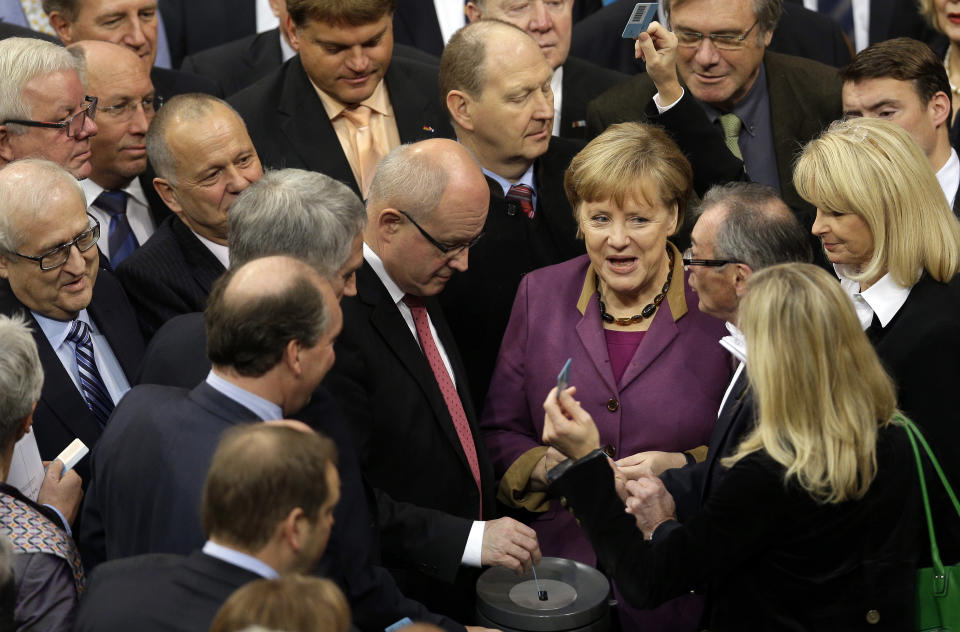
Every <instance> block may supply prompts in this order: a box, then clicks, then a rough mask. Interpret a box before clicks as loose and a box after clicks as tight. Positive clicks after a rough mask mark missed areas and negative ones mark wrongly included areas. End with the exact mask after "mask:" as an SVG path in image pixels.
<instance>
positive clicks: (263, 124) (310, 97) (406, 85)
mask: <svg viewBox="0 0 960 632" xmlns="http://www.w3.org/2000/svg"><path fill="white" fill-rule="evenodd" d="M384 80H385V81H386V85H387V89H388V90H389V93H390V102H391V103H392V105H393V111H394V114H395V115H396V123H397V129H398V131H399V132H400V140H401V142H404V143H411V142H415V141H418V140H424V139H426V138H435V137H452V135H453V132H452V130H451V128H450V123H449V117H448V115H447V113H446V112H442V111H441V110H440V99H439V97H438V96H437V90H438V88H437V69H436V68H435V67H432V66H429V65H426V64H421V63H418V62H415V61H410V60H408V59H404V58H402V57H396V56H395V57H394V58H393V60H392V61H391V63H390V68H389V69H388V70H387V74H386V76H385V78H384ZM230 103H231V104H232V105H233V106H234V107H235V108H236V109H237V111H238V112H240V114H241V115H242V116H243V118H244V120H245V121H246V123H247V129H248V130H249V132H250V137H251V138H252V139H253V144H254V145H255V146H256V148H257V153H258V154H259V155H260V161H261V162H262V163H263V166H264V167H269V168H275V169H282V168H286V167H295V168H298V169H308V170H311V171H318V172H320V173H323V174H326V175H328V176H330V177H331V178H334V179H336V180H339V181H341V182H343V183H345V184H347V185H349V186H350V187H352V188H353V190H354V192H355V193H357V194H358V195H359V193H360V187H359V185H358V184H357V181H356V180H355V179H354V177H353V171H352V170H351V169H350V163H349V162H347V157H346V155H345V154H344V153H343V149H342V147H341V146H340V141H339V140H338V139H337V134H336V132H335V131H334V129H333V124H332V123H331V122H330V119H329V117H328V116H327V113H326V110H324V109H323V103H321V101H320V97H318V96H317V92H316V90H314V88H313V85H312V84H311V83H310V80H309V79H308V78H307V73H306V72H305V71H304V69H303V64H301V63H300V58H299V57H294V58H293V59H290V60H289V61H287V62H286V63H284V64H283V66H281V67H280V68H278V69H277V70H276V71H274V72H272V73H271V74H270V75H268V76H267V77H265V78H263V79H261V80H260V81H258V82H257V83H255V84H254V85H252V86H250V87H248V88H246V89H244V90H242V91H240V92H238V93H237V94H235V95H233V96H232V97H231V98H230Z"/></svg>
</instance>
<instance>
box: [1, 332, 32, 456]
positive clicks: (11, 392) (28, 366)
mask: <svg viewBox="0 0 960 632" xmlns="http://www.w3.org/2000/svg"><path fill="white" fill-rule="evenodd" d="M42 389H43V367H42V366H41V364H40V356H39V355H37V344H36V343H35V342H34V341H33V334H31V333H30V327H29V326H28V325H27V320H26V317H25V316H23V315H16V316H13V317H10V316H0V449H2V450H6V449H7V448H9V447H10V444H11V443H12V442H13V441H15V440H16V438H17V433H18V431H19V430H20V426H21V424H22V423H23V420H24V419H26V418H27V416H28V415H29V414H30V413H31V412H33V404H34V403H35V402H36V401H37V400H38V399H40V391H41V390H42Z"/></svg>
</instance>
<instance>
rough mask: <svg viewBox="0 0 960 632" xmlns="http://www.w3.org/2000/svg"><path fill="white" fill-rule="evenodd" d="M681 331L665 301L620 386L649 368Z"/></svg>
mask: <svg viewBox="0 0 960 632" xmlns="http://www.w3.org/2000/svg"><path fill="white" fill-rule="evenodd" d="M680 281H681V282H683V277H681V278H680ZM664 308H666V309H664ZM679 331H680V330H679V328H678V327H677V323H676V321H674V319H673V313H672V312H671V311H670V304H669V303H668V302H667V301H664V302H663V303H662V304H661V305H660V309H658V310H657V314H656V315H655V316H654V317H653V322H652V323H650V329H648V330H647V333H646V335H644V337H643V341H642V342H641V343H640V346H639V347H637V351H636V353H635V354H634V355H633V358H632V359H631V360H630V364H628V365H627V368H626V370H625V371H624V372H623V377H622V378H621V379H620V383H621V385H622V386H621V387H620V388H626V387H627V385H629V384H630V382H632V381H633V380H635V379H637V377H639V375H640V374H641V373H643V372H644V371H646V370H647V368H648V367H649V366H650V365H651V364H653V361H654V360H656V359H657V357H658V356H659V355H660V354H661V353H663V351H664V349H666V348H667V347H669V346H670V344H671V343H672V342H673V339H674V338H676V337H677V335H678V334H679ZM618 390H619V389H618Z"/></svg>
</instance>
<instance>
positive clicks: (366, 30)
mask: <svg viewBox="0 0 960 632" xmlns="http://www.w3.org/2000/svg"><path fill="white" fill-rule="evenodd" d="M389 26H390V15H389V14H384V15H383V16H382V17H380V18H379V19H377V20H375V21H373V22H367V23H366V24H358V25H353V24H346V23H341V22H326V21H324V20H313V19H308V20H307V21H306V24H304V26H303V29H302V30H303V31H305V32H307V33H309V34H310V35H311V36H312V37H313V38H314V39H317V40H320V41H323V42H326V43H331V44H341V45H345V46H352V45H356V44H363V43H364V42H366V41H367V40H369V39H371V38H373V37H376V36H377V35H379V34H380V33H382V32H384V31H386V30H388V27H389Z"/></svg>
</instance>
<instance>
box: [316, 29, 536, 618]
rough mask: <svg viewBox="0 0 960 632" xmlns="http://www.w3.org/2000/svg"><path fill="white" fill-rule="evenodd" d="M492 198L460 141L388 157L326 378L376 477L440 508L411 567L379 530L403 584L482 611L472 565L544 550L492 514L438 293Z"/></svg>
mask: <svg viewBox="0 0 960 632" xmlns="http://www.w3.org/2000/svg"><path fill="white" fill-rule="evenodd" d="M511 28H512V27H511ZM410 182H416V183H417V185H416V186H410ZM487 197H488V193H487V185H486V183H485V182H484V179H483V176H482V173H481V171H480V169H479V168H478V167H477V165H476V163H475V162H474V161H473V159H472V158H471V157H470V155H469V153H467V151H466V150H465V149H464V148H463V147H462V146H461V145H459V144H457V143H455V142H453V141H450V140H443V139H435V140H429V141H424V142H421V143H417V144H414V145H409V146H403V147H400V148H397V149H395V150H394V151H392V152H391V153H390V154H389V155H388V156H387V157H386V158H384V159H383V161H381V163H380V166H379V168H378V170H377V176H376V178H375V180H374V183H373V186H372V188H371V191H370V201H369V203H368V205H367V217H368V224H367V228H366V231H365V232H364V264H363V266H362V267H361V268H360V270H359V271H358V272H357V296H355V297H351V298H346V299H344V301H343V309H344V315H345V316H344V321H345V323H346V325H345V327H344V331H343V333H342V334H341V335H340V338H339V340H338V341H337V345H336V352H337V359H338V362H337V365H336V366H335V367H334V370H333V371H331V372H330V375H329V376H328V377H327V381H326V382H325V384H326V386H327V387H328V388H329V390H330V392H331V393H333V395H334V397H335V398H336V399H337V401H338V402H339V403H340V406H341V410H342V411H343V413H344V415H345V417H346V420H347V423H348V426H349V427H350V429H351V430H352V431H353V432H354V441H355V444H356V446H357V451H358V452H359V455H360V462H361V465H362V467H363V469H364V473H365V474H366V476H367V478H368V479H369V480H370V482H371V484H372V485H373V486H374V487H375V488H377V489H379V490H381V491H383V492H385V493H387V494H388V495H389V496H391V497H392V498H395V499H397V500H399V501H404V502H407V503H411V504H413V505H416V506H418V507H420V508H426V509H432V510H434V511H433V512H428V513H427V514H425V515H424V518H422V519H421V524H420V526H419V528H417V529H411V530H410V531H408V532H407V533H408V534H410V535H408V536H407V540H408V541H407V542H406V543H405V545H404V547H403V548H404V549H405V551H404V552H403V555H405V556H409V557H412V558H415V559H417V560H418V564H417V565H416V566H415V567H413V568H411V565H410V564H409V561H408V560H404V559H397V558H398V557H399V556H398V550H397V548H398V547H394V546H391V541H395V540H396V537H397V536H396V534H391V533H390V532H384V531H383V529H381V534H382V536H383V540H384V558H385V562H386V565H387V566H388V567H390V568H391V570H394V571H395V576H396V577H397V580H398V584H399V585H400V587H401V589H402V590H403V592H404V594H406V595H407V596H409V597H412V598H415V599H417V600H419V601H421V602H423V603H424V604H426V605H427V606H428V607H429V608H431V609H432V610H434V611H436V612H441V613H443V614H447V615H448V616H452V617H454V618H456V619H459V620H467V619H468V618H469V617H471V616H472V614H473V599H474V596H475V592H474V591H475V589H474V582H475V580H476V569H475V568H471V567H479V566H480V565H491V564H494V565H502V566H507V567H509V568H514V569H517V570H519V569H520V568H529V565H530V562H531V560H533V561H536V559H538V557H539V549H538V547H537V543H536V536H535V533H534V531H533V530H532V529H530V528H528V527H525V526H523V525H521V524H520V523H518V522H516V521H514V520H512V519H510V518H501V519H498V520H493V519H492V518H494V516H495V507H494V483H493V469H492V467H491V464H490V461H489V458H488V457H487V454H486V450H485V448H484V446H483V443H482V441H480V435H479V431H478V429H477V425H476V414H475V412H474V408H473V404H472V402H471V400H470V396H469V387H468V385H467V383H466V379H465V373H464V365H463V363H462V361H461V360H460V356H459V354H458V352H457V346H456V344H455V342H454V340H453V338H452V336H451V334H450V330H449V329H448V328H447V325H446V322H445V321H444V319H443V314H442V312H441V311H440V309H439V306H438V305H437V302H436V299H435V298H434V296H435V295H436V294H438V293H439V292H441V291H442V290H443V288H444V286H445V285H446V284H447V281H448V280H449V279H450V277H451V276H452V275H453V274H454V273H455V272H458V271H462V270H464V269H465V268H466V264H467V252H468V250H469V249H470V248H471V247H472V246H473V245H474V244H475V243H477V240H478V239H479V237H480V233H481V232H482V228H483V223H484V219H485V217H486V213H487ZM428 516H429V519H428V518H427V517H428ZM387 522H389V520H388V521H387Z"/></svg>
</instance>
